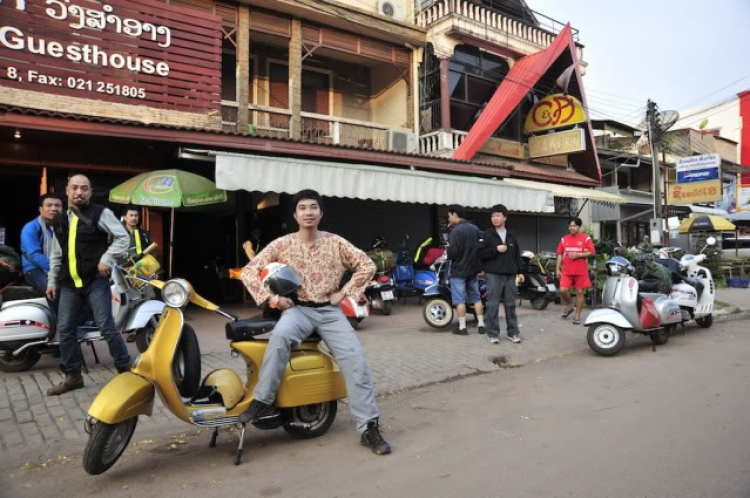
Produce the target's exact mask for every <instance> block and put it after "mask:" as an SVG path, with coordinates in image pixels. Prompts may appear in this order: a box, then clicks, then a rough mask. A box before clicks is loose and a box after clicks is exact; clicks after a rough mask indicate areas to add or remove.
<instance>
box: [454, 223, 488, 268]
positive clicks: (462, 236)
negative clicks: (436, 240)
mask: <svg viewBox="0 0 750 498" xmlns="http://www.w3.org/2000/svg"><path fill="white" fill-rule="evenodd" d="M479 236H480V232H479V229H478V228H477V227H476V225H472V224H471V223H469V222H468V221H466V220H461V221H459V222H458V225H456V226H455V227H453V229H452V230H451V234H450V244H449V245H448V259H450V260H451V277H452V278H471V277H476V276H477V273H479V270H480V268H479V255H478V254H477V250H478V249H479Z"/></svg>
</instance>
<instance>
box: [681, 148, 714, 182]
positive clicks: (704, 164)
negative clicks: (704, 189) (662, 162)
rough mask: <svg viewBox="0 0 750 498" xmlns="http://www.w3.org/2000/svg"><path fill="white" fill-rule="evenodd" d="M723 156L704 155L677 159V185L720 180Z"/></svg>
mask: <svg viewBox="0 0 750 498" xmlns="http://www.w3.org/2000/svg"><path fill="white" fill-rule="evenodd" d="M720 166H721V156H720V155H719V154H703V155H702V156H691V157H681V158H679V159H677V164H676V168H675V169H676V170H677V183H691V182H703V181H706V180H718V178H719V168H720Z"/></svg>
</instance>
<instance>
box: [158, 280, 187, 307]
mask: <svg viewBox="0 0 750 498" xmlns="http://www.w3.org/2000/svg"><path fill="white" fill-rule="evenodd" d="M161 297H162V299H164V303H165V304H166V305H167V306H169V307H170V308H182V307H183V306H185V305H186V304H187V303H188V301H189V300H190V287H189V286H188V283H187V282H186V281H184V280H182V279H175V280H170V281H169V282H167V283H166V284H165V285H164V288H163V289H162V290H161Z"/></svg>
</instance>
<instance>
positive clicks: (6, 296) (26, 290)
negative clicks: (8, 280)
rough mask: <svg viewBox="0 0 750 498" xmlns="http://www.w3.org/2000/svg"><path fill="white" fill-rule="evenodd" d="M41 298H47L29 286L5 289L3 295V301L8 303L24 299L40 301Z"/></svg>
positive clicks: (15, 286)
mask: <svg viewBox="0 0 750 498" xmlns="http://www.w3.org/2000/svg"><path fill="white" fill-rule="evenodd" d="M40 297H45V295H44V294H42V293H41V292H37V291H35V290H34V288H33V287H29V286H27V285H13V286H11V287H8V288H7V289H5V290H4V291H3V293H2V300H3V302H6V303H7V302H9V301H21V300H23V299H38V298H40Z"/></svg>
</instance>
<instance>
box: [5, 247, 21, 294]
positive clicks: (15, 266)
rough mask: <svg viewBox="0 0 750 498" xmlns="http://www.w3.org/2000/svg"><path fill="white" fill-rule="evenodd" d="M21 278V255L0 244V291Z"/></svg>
mask: <svg viewBox="0 0 750 498" xmlns="http://www.w3.org/2000/svg"><path fill="white" fill-rule="evenodd" d="M19 278H21V257H20V256H19V255H18V253H17V252H16V250H15V249H13V248H12V247H10V246H5V245H0V291H2V290H3V289H4V288H5V287H7V286H8V285H10V284H12V283H13V282H15V281H16V280H18V279H19Z"/></svg>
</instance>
